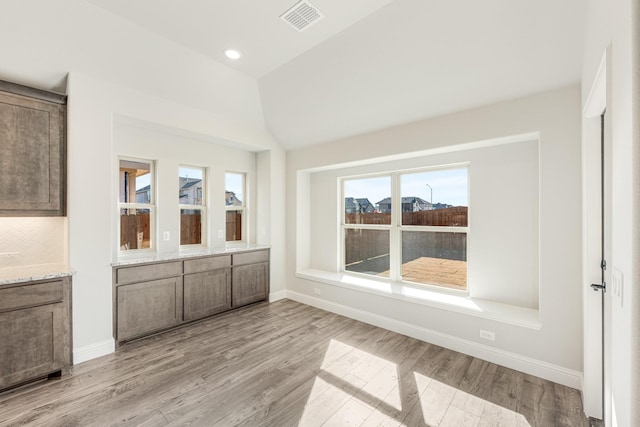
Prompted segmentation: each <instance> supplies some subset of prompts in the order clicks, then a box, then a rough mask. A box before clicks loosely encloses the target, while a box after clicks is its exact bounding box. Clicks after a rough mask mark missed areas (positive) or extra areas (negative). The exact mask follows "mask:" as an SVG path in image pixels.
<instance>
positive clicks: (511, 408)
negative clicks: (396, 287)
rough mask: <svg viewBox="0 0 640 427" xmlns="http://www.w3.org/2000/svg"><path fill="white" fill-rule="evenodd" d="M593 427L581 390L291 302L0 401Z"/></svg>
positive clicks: (54, 412)
mask: <svg viewBox="0 0 640 427" xmlns="http://www.w3.org/2000/svg"><path fill="white" fill-rule="evenodd" d="M114 424H117V425H130V426H142V425H144V426H156V425H158V426H160V425H175V426H184V425H194V426H232V425H234V426H235V425H241V426H278V427H283V426H295V425H302V426H320V425H323V426H346V425H354V426H358V425H363V426H378V425H384V426H393V425H394V426H398V425H405V426H422V425H429V426H498V425H503V426H544V427H549V426H588V425H589V423H588V422H587V420H586V418H585V417H584V415H583V413H582V404H581V398H580V392H579V391H577V390H573V389H570V388H567V387H564V386H561V385H558V384H554V383H551V382H549V381H545V380H542V379H539V378H536V377H533V376H531V375H526V374H523V373H520V372H516V371H513V370H510V369H507V368H503V367H500V366H497V365H494V364H492V363H488V362H484V361H482V360H479V359H475V358H473V357H470V356H466V355H463V354H460V353H456V352H453V351H450V350H446V349H443V348H441V347H438V346H435V345H431V344H427V343H424V342H421V341H418V340H415V339H412V338H408V337H406V336H403V335H399V334H396V333H393V332H389V331H386V330H384V329H380V328H376V327H373V326H370V325H367V324H364V323H360V322H357V321H355V320H351V319H347V318H345V317H342V316H338V315H334V314H331V313H327V312H324V311H321V310H318V309H315V308H312V307H308V306H305V305H302V304H299V303H296V302H293V301H288V300H283V301H279V302H276V303H272V304H268V303H262V304H258V305H254V306H250V307H246V308H243V309H240V310H237V311H234V312H231V313H227V314H223V315H220V316H217V317H214V318H211V319H207V320H205V321H202V322H199V323H196V324H193V325H189V326H186V327H183V328H180V329H177V330H174V331H170V332H167V333H164V334H160V335H157V336H154V337H150V338H147V339H144V340H140V341H137V342H133V343H130V344H127V345H124V346H122V347H120V348H119V349H118V350H117V351H116V353H115V354H112V355H109V356H105V357H102V358H99V359H95V360H92V361H89V362H86V363H82V364H80V365H77V366H75V367H73V368H72V371H71V373H70V374H69V375H66V376H64V377H63V378H62V379H60V380H50V381H47V382H41V383H38V384H35V385H31V386H27V387H23V388H20V389H16V390H13V391H9V392H5V393H3V394H0V426H8V425H11V426H13V425H46V426H94V425H95V426H107V425H114Z"/></svg>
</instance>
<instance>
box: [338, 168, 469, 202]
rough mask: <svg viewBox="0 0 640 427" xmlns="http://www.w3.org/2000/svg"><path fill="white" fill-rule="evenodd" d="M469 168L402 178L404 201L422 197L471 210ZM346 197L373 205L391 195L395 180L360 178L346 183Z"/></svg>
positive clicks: (411, 174)
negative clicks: (466, 207) (364, 200)
mask: <svg viewBox="0 0 640 427" xmlns="http://www.w3.org/2000/svg"><path fill="white" fill-rule="evenodd" d="M467 173H468V170H467V168H464V167H463V168H455V169H440V170H430V171H423V172H416V173H407V174H402V175H400V185H401V187H400V188H401V193H402V197H413V196H415V197H420V198H422V199H424V200H426V201H428V202H429V201H431V192H430V190H429V188H428V187H427V184H429V185H430V186H431V188H432V189H433V203H446V204H449V205H453V206H468V203H469V200H468V194H467V193H468V186H467ZM344 195H345V197H355V198H368V199H369V201H370V202H371V203H373V204H375V203H377V202H379V201H380V200H382V199H384V198H385V197H389V196H390V195H391V177H389V176H386V177H373V178H358V179H350V180H345V181H344Z"/></svg>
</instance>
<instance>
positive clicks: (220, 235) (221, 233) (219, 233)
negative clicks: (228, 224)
mask: <svg viewBox="0 0 640 427" xmlns="http://www.w3.org/2000/svg"><path fill="white" fill-rule="evenodd" d="M222 238H224V233H223V232H222V230H218V239H222Z"/></svg>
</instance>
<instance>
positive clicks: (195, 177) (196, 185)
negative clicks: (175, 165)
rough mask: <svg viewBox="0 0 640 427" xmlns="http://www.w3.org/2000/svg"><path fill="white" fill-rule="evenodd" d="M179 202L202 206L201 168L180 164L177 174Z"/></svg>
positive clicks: (202, 174) (202, 172)
mask: <svg viewBox="0 0 640 427" xmlns="http://www.w3.org/2000/svg"><path fill="white" fill-rule="evenodd" d="M179 175H180V176H179V181H180V182H179V186H180V187H179V202H178V203H179V204H181V205H200V206H202V205H203V204H204V203H203V199H202V195H203V192H202V189H203V183H204V181H203V176H204V170H203V169H202V168H194V167H187V166H181V167H180V174H179Z"/></svg>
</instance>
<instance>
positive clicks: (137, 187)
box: [120, 160, 153, 203]
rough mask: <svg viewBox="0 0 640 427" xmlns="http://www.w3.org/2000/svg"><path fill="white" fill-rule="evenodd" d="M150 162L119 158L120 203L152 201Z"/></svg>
mask: <svg viewBox="0 0 640 427" xmlns="http://www.w3.org/2000/svg"><path fill="white" fill-rule="evenodd" d="M152 184H153V183H152V182H151V162H145V161H134V160H120V203H152V202H151V199H152V194H153V193H152V191H153V188H152Z"/></svg>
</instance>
